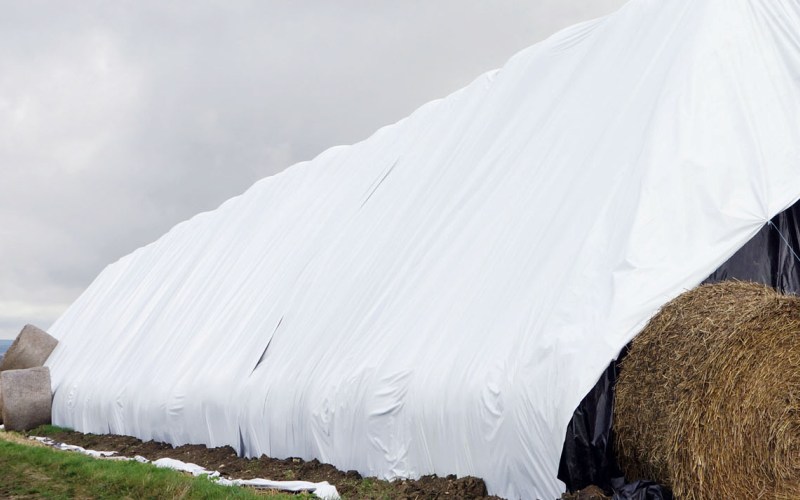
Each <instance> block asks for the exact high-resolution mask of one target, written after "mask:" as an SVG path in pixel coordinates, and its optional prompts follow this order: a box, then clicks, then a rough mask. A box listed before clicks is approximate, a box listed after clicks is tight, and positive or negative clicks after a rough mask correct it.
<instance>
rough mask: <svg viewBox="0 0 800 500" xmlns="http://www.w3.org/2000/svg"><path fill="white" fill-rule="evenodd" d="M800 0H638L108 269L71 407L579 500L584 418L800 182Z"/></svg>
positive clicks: (84, 420)
mask: <svg viewBox="0 0 800 500" xmlns="http://www.w3.org/2000/svg"><path fill="white" fill-rule="evenodd" d="M798 11H800V6H799V5H798V2H797V1H796V0H672V1H669V2H663V1H653V0H634V1H631V2H630V3H628V4H627V5H626V6H625V7H623V8H622V9H621V10H619V11H618V12H616V13H615V14H613V15H611V16H608V17H605V18H602V19H599V20H596V21H592V22H589V23H584V24H581V25H578V26H575V27H572V28H569V29H567V30H565V31H562V32H560V33H558V34H556V35H554V36H553V37H551V38H549V39H548V40H546V41H544V42H542V43H540V44H537V45H535V46H533V47H531V48H529V49H527V50H524V51H522V52H520V53H519V54H517V55H516V56H514V57H513V58H512V59H511V60H510V61H509V62H508V64H506V66H505V67H503V68H502V69H501V70H498V71H493V72H490V73H487V74H486V75H484V76H482V77H480V78H479V79H477V80H476V81H475V82H473V83H472V84H471V85H469V86H468V87H467V88H465V89H463V90H461V91H459V92H456V93H455V94H453V95H451V96H449V97H447V98H445V99H442V100H439V101H435V102H432V103H429V104H427V105H425V106H423V107H422V108H420V109H419V110H417V111H416V112H415V113H414V114H412V115H411V116H410V117H408V118H406V119H404V120H402V121H400V122H399V123H397V124H395V125H392V126H389V127H386V128H383V129H381V130H379V131H378V132H376V133H375V134H374V135H373V136H372V137H370V138H369V139H367V140H365V141H364V142H361V143H359V144H356V145H354V146H350V147H337V148H333V149H330V150H328V151H326V152H324V153H323V154H321V155H320V156H319V157H317V158H315V159H314V160H313V161H310V162H306V163H301V164H298V165H295V166H293V167H291V168H289V169H288V170H286V171H284V172H283V173H281V174H278V175H276V176H274V177H271V178H268V179H265V180H262V181H260V182H258V183H256V184H255V185H254V186H253V187H252V188H251V189H250V190H248V191H247V192H246V193H245V194H243V195H242V196H239V197H237V198H234V199H232V200H229V201H227V202H226V203H224V204H223V205H222V206H221V207H219V208H218V209H217V210H215V211H213V212H209V213H205V214H201V215H199V216H197V217H195V218H193V219H191V220H190V221H187V222H184V223H182V224H179V225H178V226H176V227H175V228H173V229H172V230H171V231H170V232H169V233H168V234H166V235H165V236H163V237H162V238H161V239H159V240H158V241H156V242H155V243H153V244H151V245H148V246H146V247H144V248H141V249H139V250H137V251H135V252H134V253H132V254H130V255H128V256H126V257H124V258H122V259H121V260H120V261H118V262H116V263H114V264H112V265H110V266H109V267H108V268H106V269H105V270H104V271H103V272H102V273H101V274H100V276H99V277H98V278H97V279H96V280H95V281H94V283H92V285H91V286H90V287H89V288H88V289H87V290H86V292H84V294H83V295H82V296H81V297H80V298H79V299H78V300H77V301H76V302H75V303H74V304H73V305H72V306H71V307H70V308H69V309H68V310H67V311H66V312H65V314H64V315H63V316H62V317H61V318H59V319H58V321H57V322H56V323H55V324H54V325H53V327H52V328H51V333H52V334H53V335H54V336H55V337H57V338H58V339H59V341H60V343H59V346H58V347H57V348H56V351H55V352H54V353H53V355H52V356H51V358H50V360H49V361H48V365H49V366H50V368H51V370H52V376H53V383H54V388H55V396H54V403H53V420H54V423H56V424H58V425H63V426H67V427H71V428H74V429H77V430H80V431H89V432H103V433H106V432H113V433H119V434H130V435H134V436H137V437H139V438H142V439H157V440H159V441H167V442H170V443H173V444H183V443H188V442H192V443H203V444H207V445H211V446H221V445H231V446H233V447H234V448H235V449H237V451H239V452H240V453H243V454H246V455H249V456H254V455H260V454H262V453H264V454H268V455H270V456H274V457H288V456H300V457H302V458H305V459H312V458H317V459H319V460H321V461H323V462H328V463H332V464H334V465H336V466H337V467H339V468H341V469H343V470H350V469H355V470H358V471H359V472H360V473H361V474H363V475H376V476H379V477H382V478H393V477H397V476H411V477H416V476H419V475H422V474H428V473H437V474H440V475H445V474H457V475H461V476H463V475H473V476H478V477H482V478H484V479H485V480H486V483H487V487H488V489H489V491H490V492H491V493H495V494H498V495H501V496H504V497H509V498H519V497H524V498H536V497H539V498H543V499H550V498H554V497H557V496H558V495H559V493H560V492H561V491H562V490H563V484H562V483H561V482H559V481H558V480H557V479H556V473H557V468H558V463H559V456H560V452H561V447H562V445H563V440H564V432H565V430H566V427H567V424H568V423H569V420H570V417H571V416H572V412H573V411H574V409H575V408H576V406H577V405H578V403H579V402H580V400H581V399H582V398H583V396H584V395H585V394H586V393H587V392H588V390H589V389H590V388H591V387H592V385H593V384H594V383H595V381H596V380H597V378H598V376H599V375H600V374H601V373H602V372H603V370H604V369H605V367H606V366H608V363H609V362H610V361H611V360H612V359H613V358H614V357H615V356H616V355H617V353H618V352H619V350H620V349H621V348H622V347H623V346H624V345H625V344H626V343H627V342H628V341H629V340H630V339H631V338H632V337H633V336H634V335H635V334H636V333H637V332H638V331H639V329H640V328H641V327H642V326H643V325H644V324H645V323H646V321H647V320H648V319H649V318H650V317H651V316H652V315H653V313H655V311H656V310H657V309H658V308H659V307H660V306H661V305H662V304H664V303H665V302H667V301H668V300H670V299H672V298H674V297H675V296H677V295H679V294H680V293H681V292H682V291H684V290H686V289H689V288H692V287H694V286H695V285H697V284H698V283H700V282H701V281H702V280H703V279H704V278H705V277H707V276H708V274H709V273H711V272H712V271H713V270H714V269H716V268H717V267H719V266H720V265H721V264H722V263H723V262H724V261H725V260H727V259H728V257H730V256H731V255H732V254H733V253H734V252H735V251H736V250H737V249H739V248H740V247H741V246H742V245H743V244H744V243H745V242H746V241H748V240H749V239H750V238H751V237H752V236H753V235H754V234H756V233H757V232H758V231H759V230H760V228H761V226H763V225H764V223H765V222H766V221H767V220H769V219H770V218H771V217H773V216H774V215H775V214H777V213H779V212H781V211H782V210H784V209H786V208H787V207H788V206H790V205H791V204H793V203H794V201H795V200H797V198H798V197H800V169H798V168H797V166H798V164H800V137H798V131H800V123H799V122H798V121H799V120H800V86H798V85H797V77H798V75H800V56H798V47H800V42H798V36H800V35H798V34H799V33H800V12H798Z"/></svg>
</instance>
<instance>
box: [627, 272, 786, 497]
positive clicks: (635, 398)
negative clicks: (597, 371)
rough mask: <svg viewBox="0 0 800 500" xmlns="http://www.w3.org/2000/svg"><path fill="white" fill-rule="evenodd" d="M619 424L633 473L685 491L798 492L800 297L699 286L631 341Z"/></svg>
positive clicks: (759, 288) (739, 286) (754, 288)
mask: <svg viewBox="0 0 800 500" xmlns="http://www.w3.org/2000/svg"><path fill="white" fill-rule="evenodd" d="M614 430H615V433H616V445H617V454H618V459H619V461H620V465H621V467H622V469H623V471H624V472H625V474H626V477H627V478H628V479H629V480H633V479H643V478H648V479H653V480H656V481H658V482H661V483H662V484H665V485H666V486H669V487H670V488H672V490H673V493H674V494H675V497H676V498H678V499H688V500H700V499H720V498H770V499H786V500H788V499H798V498H800V298H798V297H795V296H787V295H781V294H779V293H778V292H776V291H774V290H773V289H771V288H768V287H765V286H763V285H758V284H754V283H744V282H738V281H727V282H722V283H717V284H714V285H706V286H701V287H698V288H696V289H694V290H692V291H690V292H687V293H684V294H683V295H681V296H680V297H678V298H677V299H675V300H673V301H672V302H670V303H669V304H667V305H666V306H665V307H664V308H663V309H662V310H661V312H659V313H658V314H657V315H656V316H655V317H654V318H653V319H652V320H651V321H650V323H649V324H648V325H647V327H646V328H645V329H644V330H643V331H642V333H640V334H639V336H638V337H636V339H635V340H634V342H633V345H632V347H631V350H630V352H629V353H628V355H627V357H626V358H625V359H624V360H623V361H622V368H621V373H620V377H619V380H618V382H617V388H616V401H615V409H614Z"/></svg>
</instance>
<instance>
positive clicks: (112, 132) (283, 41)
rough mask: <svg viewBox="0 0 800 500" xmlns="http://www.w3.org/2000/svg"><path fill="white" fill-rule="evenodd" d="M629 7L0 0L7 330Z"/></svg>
mask: <svg viewBox="0 0 800 500" xmlns="http://www.w3.org/2000/svg"><path fill="white" fill-rule="evenodd" d="M623 3H624V0H369V1H368V0H261V1H256V0H252V1H248V0H237V1H227V0H225V1H223V0H185V1H172V2H166V1H162V0H158V1H155V0H154V1H147V0H140V1H114V2H111V1H106V0H102V1H99V0H98V1H92V0H73V1H64V0H50V1H37V0H11V1H9V0H0V339H2V338H12V337H13V336H15V335H16V333H17V332H18V331H19V329H20V328H21V326H22V325H23V324H25V323H28V322H31V323H34V324H37V325H39V326H42V327H44V328H47V327H49V326H50V324H51V323H52V322H53V321H54V320H55V319H56V318H57V317H58V315H59V314H61V312H62V311H63V310H64V309H65V308H66V307H67V306H68V305H69V304H70V303H71V302H72V301H73V300H74V299H75V298H76V297H77V296H78V295H79V294H80V293H81V292H82V291H83V290H84V289H85V288H86V287H87V286H88V285H89V283H91V281H92V280H93V279H94V277H95V276H96V275H97V274H98V273H99V272H100V271H101V270H102V269H103V267H105V266H106V265H107V264H109V263H111V262H113V261H115V260H116V259H118V258H120V257H121V256H123V255H125V254H127V253H129V252H131V251H133V250H134V249H136V248H137V247H139V246H142V245H144V244H146V243H148V242H150V241H152V240H154V239H156V238H158V237H159V236H160V235H161V234H163V233H164V232H166V231H167V230H168V229H169V228H170V227H172V226H173V225H174V224H176V223H178V222H180V221H182V220H184V219H187V218H188V217H190V216H192V215H194V214H195V213H197V212H200V211H206V210H211V209H214V208H215V207H217V206H218V205H219V204H220V203H221V202H222V201H224V200H225V199H227V198H229V197H231V196H234V195H236V194H238V193H240V192H242V191H244V190H245V189H246V188H247V187H248V186H249V185H251V184H252V183H253V182H254V181H256V180H257V179H260V178H262V177H265V176H268V175H271V174H274V173H276V172H278V171H280V170H282V169H284V168H286V167H288V166H290V165H292V164H293V163H296V162H298V161H302V160H307V159H310V158H313V157H314V156H316V155H317V154H318V153H320V152H321V151H323V150H324V149H326V148H328V147H330V146H333V145H337V144H348V143H353V142H356V141H358V140H361V139H363V138H365V137H367V136H368V135H370V134H371V133H372V132H373V131H374V130H375V129H377V128H378V127H380V126H383V125H386V124H388V123H392V122H394V121H396V120H398V119H400V118H402V117H404V116H406V115H408V114H409V113H411V112H412V111H413V110H414V109H415V108H417V107H418V106H420V105H421V104H423V103H425V102H427V101H429V100H431V99H435V98H439V97H442V96H444V95H447V94H448V93H450V92H452V91H454V90H457V89H458V88H460V87H462V86H464V85H466V84H467V83H469V82H470V81H471V80H472V79H473V78H475V77H477V76H478V75H479V74H480V73H483V72H484V71H487V70H489V69H493V68H495V67H499V66H502V65H503V63H504V62H505V61H506V60H507V59H508V58H509V57H510V56H511V55H513V54H514V53H515V52H517V51H518V50H520V49H522V48H525V47H527V46H528V45H531V44H533V43H535V42H537V41H539V40H541V39H543V38H545V37H546V36H548V35H550V34H552V33H553V32H555V31H557V30H558V29H560V28H562V27H565V26H568V25H570V24H574V23H576V22H579V21H583V20H586V19H591V18H594V17H598V16H601V15H604V14H606V13H609V12H611V11H613V10H615V9H616V8H618V7H619V6H621V5H622V4H623Z"/></svg>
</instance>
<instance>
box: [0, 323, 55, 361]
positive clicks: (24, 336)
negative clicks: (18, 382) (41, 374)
mask: <svg viewBox="0 0 800 500" xmlns="http://www.w3.org/2000/svg"><path fill="white" fill-rule="evenodd" d="M57 344H58V340H56V339H54V338H53V337H51V336H50V334H48V333H47V332H45V331H44V330H40V329H39V328H36V327H35V326H33V325H25V328H23V329H22V331H21V332H20V334H19V335H17V338H16V339H14V343H13V344H11V347H9V348H8V351H6V354H5V356H3V359H2V361H0V372H3V371H6V370H22V369H25V368H37V367H40V366H43V365H44V362H45V361H47V358H48V357H50V353H52V352H53V349H55V348H56V345H57Z"/></svg>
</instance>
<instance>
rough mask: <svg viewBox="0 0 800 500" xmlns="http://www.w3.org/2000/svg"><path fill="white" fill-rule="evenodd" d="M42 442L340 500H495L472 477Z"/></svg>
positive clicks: (64, 435)
mask: <svg viewBox="0 0 800 500" xmlns="http://www.w3.org/2000/svg"><path fill="white" fill-rule="evenodd" d="M31 435H47V437H49V438H51V439H54V440H56V441H61V442H63V443H67V444H72V445H77V446H82V447H84V448H87V449H92V450H98V451H116V452H118V453H119V454H120V455H123V456H128V457H133V456H135V455H141V456H143V457H145V458H147V459H149V460H157V459H159V458H164V457H168V458H175V459H178V460H182V461H184V462H191V463H194V464H197V465H201V466H203V467H205V468H206V469H210V470H217V471H219V472H220V474H222V475H223V476H227V477H232V478H236V479H252V478H257V477H260V478H265V479H272V480H278V481H289V480H301V481H313V482H320V481H327V482H329V483H330V484H333V485H334V486H336V489H337V490H338V491H339V494H340V495H341V496H342V498H345V499H350V498H358V499H362V498H363V499H409V500H412V499H417V500H427V499H429V500H433V499H447V498H452V499H456V498H457V499H485V500H489V499H498V500H499V497H496V496H488V495H487V493H486V484H484V482H483V480H482V479H478V478H474V477H462V478H456V477H455V476H447V477H438V476H435V475H432V476H423V477H421V478H420V479H418V480H396V481H391V482H390V481H382V480H379V479H375V478H362V477H361V475H360V474H359V473H358V472H356V471H348V472H343V471H340V470H338V469H336V468H335V467H334V466H332V465H330V464H323V463H320V462H319V461H317V460H311V461H305V460H302V459H299V458H287V459H276V458H269V457H266V456H262V457H260V458H258V459H249V458H242V457H239V456H237V455H236V452H235V451H234V450H233V448H231V447H230V446H225V447H222V448H207V447H205V446H203V445H184V446H178V447H176V448H173V447H172V446H171V445H169V444H165V443H158V442H154V441H147V442H143V441H141V440H139V439H136V438H133V437H129V436H116V435H96V434H82V433H79V432H73V431H68V430H56V429H51V430H48V432H45V433H37V432H36V430H34V431H32V432H31Z"/></svg>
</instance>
